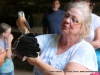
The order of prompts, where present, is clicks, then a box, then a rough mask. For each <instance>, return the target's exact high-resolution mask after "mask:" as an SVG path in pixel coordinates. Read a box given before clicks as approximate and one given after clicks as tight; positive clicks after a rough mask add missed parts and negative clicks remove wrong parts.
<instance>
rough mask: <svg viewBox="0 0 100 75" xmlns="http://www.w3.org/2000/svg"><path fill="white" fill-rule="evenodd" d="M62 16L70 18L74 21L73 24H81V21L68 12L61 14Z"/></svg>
mask: <svg viewBox="0 0 100 75" xmlns="http://www.w3.org/2000/svg"><path fill="white" fill-rule="evenodd" d="M63 17H64V18H66V19H68V18H70V20H71V22H72V23H74V24H81V22H79V21H78V20H77V19H76V18H74V17H71V16H70V15H68V14H63Z"/></svg>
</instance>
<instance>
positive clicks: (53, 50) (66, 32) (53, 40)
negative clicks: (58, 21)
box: [27, 2, 98, 75]
mask: <svg viewBox="0 0 100 75" xmlns="http://www.w3.org/2000/svg"><path fill="white" fill-rule="evenodd" d="M90 13H91V12H90V11H89V7H88V6H87V4H86V2H77V3H76V2H74V3H69V4H68V6H67V7H66V12H65V14H64V15H63V16H64V17H63V20H62V25H61V29H62V34H59V35H58V34H46V35H39V36H36V38H37V40H38V43H39V47H40V49H41V51H40V55H39V56H38V57H37V58H31V57H29V58H28V59H27V60H28V62H29V63H30V64H31V65H33V66H35V67H34V70H33V75H90V74H91V73H93V72H95V71H97V70H98V66H97V58H96V54H95V50H94V48H93V46H92V45H91V44H90V43H88V42H86V41H85V40H84V38H85V37H86V36H87V35H88V33H89V26H90V23H91V14H90Z"/></svg>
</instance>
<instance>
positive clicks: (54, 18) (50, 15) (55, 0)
mask: <svg viewBox="0 0 100 75" xmlns="http://www.w3.org/2000/svg"><path fill="white" fill-rule="evenodd" d="M51 6H52V9H50V10H49V11H48V12H46V13H45V14H44V16H43V19H42V23H43V33H44V34H46V33H48V34H61V33H62V32H61V22H62V18H63V16H62V15H63V13H64V11H63V10H60V9H59V7H60V1H59V0H52V1H51Z"/></svg>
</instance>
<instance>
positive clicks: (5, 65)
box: [0, 40, 14, 73]
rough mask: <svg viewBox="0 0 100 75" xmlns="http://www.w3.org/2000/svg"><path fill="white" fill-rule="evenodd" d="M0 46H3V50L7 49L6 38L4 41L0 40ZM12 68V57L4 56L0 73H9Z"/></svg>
mask: <svg viewBox="0 0 100 75" xmlns="http://www.w3.org/2000/svg"><path fill="white" fill-rule="evenodd" d="M0 46H1V47H3V48H4V50H7V40H5V42H2V41H1V40H0ZM13 70H14V65H13V61H12V59H11V58H9V59H8V58H5V61H4V63H3V65H2V66H1V67H0V73H9V72H12V71H13Z"/></svg>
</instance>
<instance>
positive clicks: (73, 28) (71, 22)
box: [61, 8, 83, 35]
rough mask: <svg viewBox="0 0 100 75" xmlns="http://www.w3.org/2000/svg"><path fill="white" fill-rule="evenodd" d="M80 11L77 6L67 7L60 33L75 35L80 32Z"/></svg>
mask: <svg viewBox="0 0 100 75" xmlns="http://www.w3.org/2000/svg"><path fill="white" fill-rule="evenodd" d="M82 18H83V16H82V12H81V11H80V10H79V9H77V8H71V9H69V10H68V11H67V12H66V13H65V14H64V16H63V20H62V25H61V29H62V33H65V34H73V35H77V34H80V33H81V25H82Z"/></svg>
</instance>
